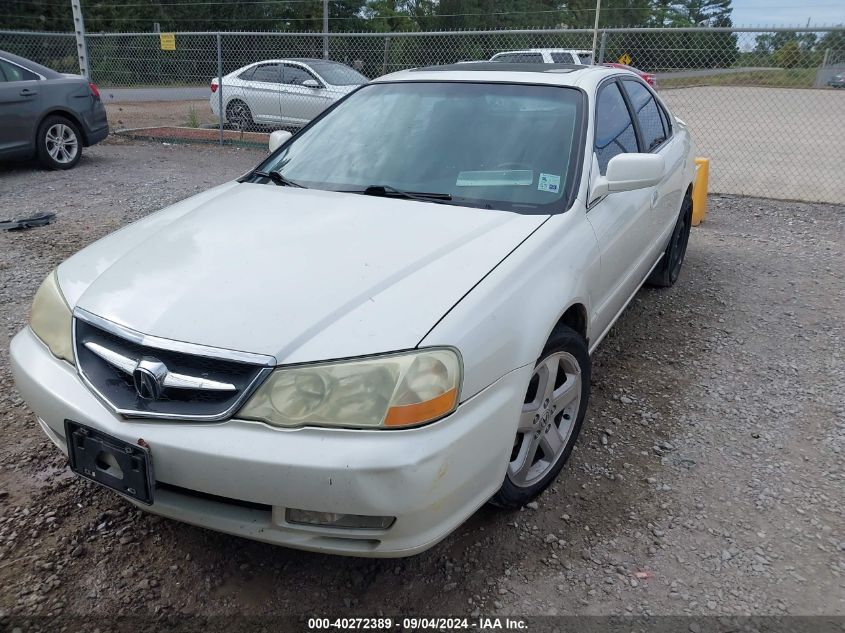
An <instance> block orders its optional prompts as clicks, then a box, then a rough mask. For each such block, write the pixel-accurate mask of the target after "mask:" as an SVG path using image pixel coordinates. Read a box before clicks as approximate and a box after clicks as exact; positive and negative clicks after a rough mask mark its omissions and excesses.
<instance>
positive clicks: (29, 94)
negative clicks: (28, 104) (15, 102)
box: [20, 88, 38, 97]
mask: <svg viewBox="0 0 845 633" xmlns="http://www.w3.org/2000/svg"><path fill="white" fill-rule="evenodd" d="M37 94H38V91H37V90H30V89H29V88H24V89H23V90H21V92H20V95H21V96H22V97H34V96H35V95H37Z"/></svg>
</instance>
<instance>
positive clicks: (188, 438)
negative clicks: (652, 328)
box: [11, 328, 531, 556]
mask: <svg viewBox="0 0 845 633" xmlns="http://www.w3.org/2000/svg"><path fill="white" fill-rule="evenodd" d="M11 360H12V372H13V375H14V378H15V382H16V384H17V387H18V390H19V391H20V392H21V395H22V396H23V397H24V399H25V400H26V401H27V403H28V404H29V405H30V407H31V409H32V410H33V411H34V412H35V414H36V415H37V416H38V418H39V423H40V424H41V426H42V428H43V429H44V431H45V432H46V433H47V435H48V436H49V437H50V438H51V439H52V440H53V442H55V443H56V444H57V445H58V446H59V448H61V449H62V450H64V451H65V452H66V446H65V440H64V420H65V419H66V418H67V419H71V420H74V421H75V422H79V423H81V424H85V425H88V426H91V427H94V428H97V429H100V430H102V431H104V432H106V433H109V434H111V435H114V436H116V437H119V438H121V439H123V440H125V441H128V442H132V443H137V442H138V440H139V439H143V440H145V441H146V442H147V444H149V446H150V447H151V452H152V459H153V469H154V473H155V477H156V481H157V487H156V493H155V503H154V504H153V505H152V506H141V507H142V508H143V509H145V510H149V511H151V512H154V513H156V514H160V515H162V516H166V517H170V518H174V519H178V520H180V521H185V522H187V523H192V524H194V525H199V526H202V527H207V528H210V529H214V530H219V531H221V532H227V533H230V534H236V535H239V536H244V537H247V538H252V539H256V540H260V541H265V542H269V543H275V544H280V545H287V546H290V547H295V548H299V549H305V550H312V551H321V552H331V553H336V554H350V555H359V556H407V555H411V554H415V553H417V552H420V551H423V550H425V549H427V548H429V547H431V546H432V545H434V544H435V543H437V542H438V541H439V540H441V539H442V538H444V537H445V536H446V535H448V534H449V533H450V532H451V531H452V530H454V529H455V528H456V527H457V526H458V525H460V524H461V523H462V522H463V521H464V520H466V519H467V518H468V517H469V516H470V515H471V514H472V513H473V512H475V510H476V509H477V508H478V507H479V506H481V505H482V504H484V503H485V502H486V501H487V499H489V498H490V497H491V496H492V495H493V494H494V493H495V492H496V490H497V489H498V488H499V486H500V485H501V482H502V480H503V479H504V476H505V469H506V467H507V462H508V456H509V454H510V450H511V446H512V443H513V437H514V433H515V432H516V422H517V418H518V415H519V411H520V408H521V406H522V400H523V396H524V392H525V385H527V384H528V379H529V376H530V373H531V368H530V367H526V368H522V369H519V370H515V371H513V372H510V373H508V374H506V375H505V376H504V377H503V378H501V379H500V380H498V381H497V382H496V383H494V384H493V385H491V386H490V387H488V388H487V389H485V390H483V391H482V392H481V393H479V394H478V395H476V396H474V397H473V398H471V399H469V400H468V401H466V402H464V403H463V404H462V405H461V406H460V407H459V408H458V410H457V411H456V412H455V413H453V414H452V415H451V416H449V417H448V418H445V419H443V420H441V421H439V422H436V423H434V424H431V425H428V426H424V427H421V428H418V429H409V430H402V431H372V430H367V431H360V430H347V429H320V428H302V429H293V430H291V429H277V428H272V427H269V426H267V425H265V424H261V423H257V422H249V421H244V420H229V421H226V422H220V423H193V422H192V423H185V422H173V421H155V420H152V421H151V420H143V421H142V420H127V419H124V418H121V417H119V416H116V415H115V414H113V413H111V412H110V411H109V410H108V409H107V408H106V407H105V405H104V404H103V403H102V402H100V401H99V400H98V399H97V398H96V397H95V396H94V395H93V394H92V393H91V392H90V391H89V390H88V389H87V388H86V387H85V386H84V385H83V383H82V382H81V381H80V379H79V377H78V376H77V374H76V370H75V368H73V367H71V366H70V365H68V364H67V363H65V362H63V361H59V360H57V359H56V358H55V357H53V356H52V354H50V352H49V350H47V348H46V347H45V346H44V345H43V343H41V341H40V340H39V339H38V338H37V337H36V336H35V335H34V334H33V333H32V331H31V330H30V329H29V328H26V329H24V330H23V331H21V332H20V333H19V334H18V335H17V336H15V338H14V339H13V340H12V345H11ZM287 508H299V509H304V510H314V511H320V512H339V513H348V514H361V515H378V516H395V517H396V522H395V523H394V524H393V525H392V526H391V527H390V528H388V529H386V530H357V529H356V530H350V529H337V528H320V527H311V526H301V525H293V524H290V523H287V522H286V521H285V510H286V509H287Z"/></svg>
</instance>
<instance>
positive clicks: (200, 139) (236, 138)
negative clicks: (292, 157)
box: [119, 127, 270, 147]
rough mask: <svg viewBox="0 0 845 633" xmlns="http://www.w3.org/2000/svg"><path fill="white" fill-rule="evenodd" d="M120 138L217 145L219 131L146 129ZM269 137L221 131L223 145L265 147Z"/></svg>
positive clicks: (184, 128) (258, 134) (256, 133)
mask: <svg viewBox="0 0 845 633" xmlns="http://www.w3.org/2000/svg"><path fill="white" fill-rule="evenodd" d="M119 134H120V135H121V136H128V137H129V138H135V139H144V140H162V141H177V142H179V141H181V142H191V143H219V141H220V130H218V129H206V128H190V127H146V128H139V129H133V130H123V131H121V132H119ZM269 138H270V135H269V134H268V133H262V132H244V131H241V130H223V141H224V142H225V143H237V144H239V145H254V146H256V147H266V146H267V142H268V139H269Z"/></svg>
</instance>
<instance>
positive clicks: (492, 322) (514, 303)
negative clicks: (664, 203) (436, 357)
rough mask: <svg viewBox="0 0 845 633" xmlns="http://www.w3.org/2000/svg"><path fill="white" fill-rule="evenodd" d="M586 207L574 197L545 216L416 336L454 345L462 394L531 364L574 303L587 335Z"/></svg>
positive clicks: (590, 269)
mask: <svg viewBox="0 0 845 633" xmlns="http://www.w3.org/2000/svg"><path fill="white" fill-rule="evenodd" d="M585 213H586V209H585V208H584V205H583V203H582V202H580V201H578V200H576V202H575V204H574V205H573V207H572V208H570V209H569V210H568V211H566V212H565V213H562V214H559V215H554V216H551V218H550V219H549V220H548V221H547V222H545V223H544V224H543V226H542V227H540V228H539V229H538V230H537V231H536V232H535V233H534V234H532V235H531V236H530V237H529V238H528V239H526V240H525V242H523V243H522V245H521V246H520V247H519V248H517V249H516V250H515V251H514V252H513V253H511V255H510V256H509V257H508V258H507V259H506V260H505V261H503V262H502V263H501V264H499V266H498V267H497V268H496V269H495V270H493V271H492V272H491V273H490V274H489V275H487V277H485V278H484V280H483V281H482V282H481V283H479V284H478V285H477V286H476V287H475V288H474V289H473V291H472V292H470V293H469V294H468V295H466V296H465V297H464V298H463V299H462V300H461V302H460V303H458V304H457V305H456V306H455V307H453V308H452V310H451V311H450V312H449V313H448V314H447V315H446V316H445V317H444V318H443V319H442V320H441V321H440V322H439V323H438V324H437V326H435V327H434V328H433V329H432V330H431V332H429V333H428V334H427V335H426V337H425V338H424V339H423V340H422V341H421V342H420V346H429V345H445V344H448V345H454V346H455V347H457V348H458V349H459V350H461V353H462V354H463V360H464V368H465V372H464V375H465V376H466V379H465V383H464V385H463V390H462V392H461V400H466V399H468V398H470V397H472V396H473V395H475V394H477V393H478V392H480V391H481V390H482V389H484V388H485V387H487V386H488V385H490V384H492V383H494V382H495V381H496V380H498V379H499V378H501V377H502V376H503V375H505V374H506V373H508V372H510V371H512V370H514V369H517V368H518V367H522V366H525V365H532V366H533V364H534V363H535V362H536V361H537V358H538V357H539V356H540V353H541V352H542V350H543V346H544V345H545V344H546V341H547V340H548V338H549V335H550V334H551V332H552V330H553V329H554V328H555V326H556V325H557V324H558V322H559V321H560V319H561V317H562V316H563V315H564V313H565V312H566V311H567V309H569V308H570V307H571V306H573V305H576V304H580V305H582V306H583V307H584V309H585V313H586V336H587V338H589V337H590V336H592V334H593V333H592V332H591V331H590V328H591V319H590V316H591V314H592V313H591V309H592V308H591V300H590V294H589V292H588V289H589V288H591V287H594V281H593V279H594V277H596V276H598V274H599V272H600V269H599V267H600V262H599V249H598V244H597V242H596V237H595V235H594V233H593V231H592V230H591V228H590V225H589V223H588V222H587V221H586V218H585ZM552 271H553V272H552Z"/></svg>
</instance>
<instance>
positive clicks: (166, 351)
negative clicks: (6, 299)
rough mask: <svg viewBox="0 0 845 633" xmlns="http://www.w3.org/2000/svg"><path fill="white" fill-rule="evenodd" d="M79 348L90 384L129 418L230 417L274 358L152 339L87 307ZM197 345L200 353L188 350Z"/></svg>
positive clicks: (77, 331)
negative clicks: (109, 320) (96, 315)
mask: <svg viewBox="0 0 845 633" xmlns="http://www.w3.org/2000/svg"><path fill="white" fill-rule="evenodd" d="M74 348H75V353H76V363H77V367H78V370H79V374H80V376H81V377H82V379H83V380H84V381H85V383H86V384H87V385H88V386H89V387H90V388H91V389H92V390H93V391H94V392H95V393H96V394H97V395H98V396H99V397H100V399H102V400H103V401H105V403H106V404H107V405H109V406H110V407H111V408H112V409H113V410H114V411H115V412H117V413H119V414H121V415H123V416H124V417H128V418H158V419H178V420H198V421H199V420H203V421H210V420H222V419H225V418H226V417H229V416H230V415H231V414H232V413H234V412H235V411H236V410H237V408H238V407H239V406H240V405H241V404H242V403H243V401H244V400H245V399H246V398H247V397H248V396H249V394H251V393H252V391H253V390H254V389H255V387H256V386H257V385H258V384H259V383H260V382H261V380H262V379H263V378H264V377H265V376H266V375H267V374H268V373H269V372H270V371H271V367H270V366H271V365H272V364H273V362H274V359H272V357H265V356H259V355H250V354H243V353H239V352H232V353H228V352H226V350H219V349H216V348H208V347H201V346H190V345H187V344H183V343H177V342H174V341H167V340H163V339H154V338H151V337H146V336H144V335H142V334H140V333H138V332H134V331H132V330H127V329H126V328H123V327H121V326H118V325H116V324H112V323H110V322H108V321H105V320H103V319H100V318H99V317H95V316H94V315H90V314H88V313H86V312H84V311H81V310H77V311H75V312H74ZM191 348H194V349H196V350H197V351H198V353H190V352H187V351H184V350H185V349H191ZM247 360H249V361H251V362H247Z"/></svg>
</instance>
